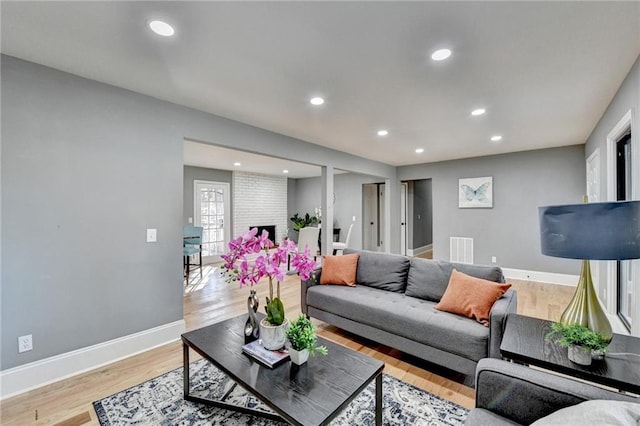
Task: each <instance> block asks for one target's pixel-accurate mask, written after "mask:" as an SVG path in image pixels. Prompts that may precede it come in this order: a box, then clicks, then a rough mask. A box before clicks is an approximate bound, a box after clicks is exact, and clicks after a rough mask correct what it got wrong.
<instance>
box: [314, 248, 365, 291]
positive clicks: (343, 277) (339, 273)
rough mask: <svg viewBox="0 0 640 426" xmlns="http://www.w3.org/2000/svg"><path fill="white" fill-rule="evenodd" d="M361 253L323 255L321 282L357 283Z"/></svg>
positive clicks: (351, 284) (351, 285)
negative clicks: (357, 270)
mask: <svg viewBox="0 0 640 426" xmlns="http://www.w3.org/2000/svg"><path fill="white" fill-rule="evenodd" d="M359 257H360V254H358V253H353V254H343V255H342V256H322V273H321V274H320V284H336V285H348V286H350V287H355V285H356V269H357V268H358V258H359Z"/></svg>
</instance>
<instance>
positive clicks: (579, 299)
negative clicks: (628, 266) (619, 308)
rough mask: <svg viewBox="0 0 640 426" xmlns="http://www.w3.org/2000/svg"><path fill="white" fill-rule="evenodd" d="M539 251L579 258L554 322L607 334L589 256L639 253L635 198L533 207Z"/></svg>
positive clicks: (638, 209) (622, 257) (639, 221)
mask: <svg viewBox="0 0 640 426" xmlns="http://www.w3.org/2000/svg"><path fill="white" fill-rule="evenodd" d="M538 212H539V215H540V242H541V247H542V254H545V255H547V256H553V257H564V258H569V259H581V260H582V271H581V273H580V280H579V282H578V287H577V288H576V292H575V294H574V295H573V298H572V299H571V302H569V306H567V308H566V309H565V311H564V312H563V313H562V316H561V317H560V323H561V324H563V325H569V324H574V323H578V324H581V325H583V326H585V327H587V328H589V329H591V330H593V331H595V332H598V333H601V334H603V335H604V336H605V337H606V338H607V339H609V340H610V339H611V337H612V334H611V324H610V323H609V320H608V318H607V315H606V313H605V311H604V309H603V308H602V305H601V304H600V301H599V300H598V296H597V295H596V292H595V290H594V287H593V281H592V279H591V268H590V266H589V260H591V259H593V260H627V259H638V258H640V201H617V202H606V203H589V204H570V205H563V206H547V207H539V208H538Z"/></svg>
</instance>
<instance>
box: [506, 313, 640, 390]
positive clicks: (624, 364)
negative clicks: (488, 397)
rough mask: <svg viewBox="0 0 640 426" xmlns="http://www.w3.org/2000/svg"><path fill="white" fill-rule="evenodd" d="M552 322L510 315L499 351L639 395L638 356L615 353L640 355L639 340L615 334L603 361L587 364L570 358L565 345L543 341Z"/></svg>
mask: <svg viewBox="0 0 640 426" xmlns="http://www.w3.org/2000/svg"><path fill="white" fill-rule="evenodd" d="M551 324H552V322H551V321H546V320H541V319H538V318H532V317H527V316H523V315H517V314H509V315H508V316H507V323H506V326H505V331H504V336H503V338H502V344H501V345H500V352H501V353H502V356H503V357H505V358H508V359H510V360H513V361H516V362H521V363H525V364H530V365H535V366H538V367H542V368H545V369H547V370H551V371H557V372H559V373H563V374H567V375H569V376H573V377H578V378H580V379H583V380H587V381H590V382H593V383H599V384H601V385H605V386H609V387H612V388H616V389H619V390H621V391H626V392H632V393H635V394H640V357H638V356H630V355H626V356H625V355H615V353H633V354H640V339H638V338H637V337H631V336H625V335H622V334H614V335H613V339H612V340H611V344H610V345H609V349H608V352H610V353H611V354H612V355H611V356H609V355H607V356H605V357H604V359H602V360H598V361H596V360H594V361H593V363H592V364H591V365H590V366H588V367H586V366H581V365H578V364H575V363H573V362H571V361H569V358H568V357H567V348H564V347H562V346H560V345H558V344H556V343H554V342H551V341H547V340H545V336H546V335H547V333H549V332H550V331H551Z"/></svg>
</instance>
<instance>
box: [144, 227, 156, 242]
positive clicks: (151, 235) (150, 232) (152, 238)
mask: <svg viewBox="0 0 640 426" xmlns="http://www.w3.org/2000/svg"><path fill="white" fill-rule="evenodd" d="M156 241H158V230H157V229H155V228H149V229H147V242H148V243H155V242H156Z"/></svg>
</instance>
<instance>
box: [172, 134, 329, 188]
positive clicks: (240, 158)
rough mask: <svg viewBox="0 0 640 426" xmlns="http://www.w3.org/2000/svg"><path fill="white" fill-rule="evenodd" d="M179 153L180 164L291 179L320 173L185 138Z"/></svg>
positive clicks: (285, 162)
mask: <svg viewBox="0 0 640 426" xmlns="http://www.w3.org/2000/svg"><path fill="white" fill-rule="evenodd" d="M183 152H184V164H185V165H187V166H196V167H205V168H207V169H219V170H233V171H240V172H251V173H261V174H264V175H271V176H286V177H288V178H292V179H301V178H307V177H314V176H320V167H318V166H313V165H311V164H304V163H298V162H295V161H287V160H283V159H280V158H274V157H265V156H264V155H258V154H253V153H250V152H243V151H237V150H233V149H228V148H223V147H219V146H214V145H209V144H205V143H198V142H192V141H185V142H184V151H183ZM234 163H240V166H235V165H234ZM283 170H287V171H288V173H286V174H285V173H283Z"/></svg>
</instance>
